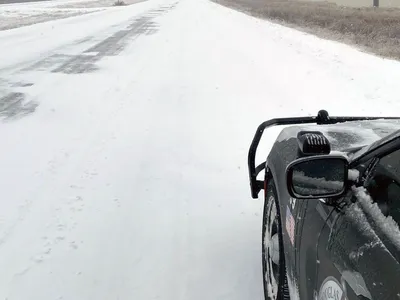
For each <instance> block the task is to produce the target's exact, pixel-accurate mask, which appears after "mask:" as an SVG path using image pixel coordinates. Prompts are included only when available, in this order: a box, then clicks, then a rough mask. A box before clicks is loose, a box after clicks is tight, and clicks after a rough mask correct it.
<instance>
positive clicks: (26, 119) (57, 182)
mask: <svg viewBox="0 0 400 300" xmlns="http://www.w3.org/2000/svg"><path fill="white" fill-rule="evenodd" d="M0 49H1V59H0V115H1V118H2V121H1V123H0V136H1V147H0V179H1V180H0V191H1V195H2V196H1V198H0V298H1V299H8V300H14V299H23V300H25V299H41V300H46V299H74V300H87V299H104V300H110V299H137V300H139V299H140V300H142V299H143V300H147V299H171V300H172V299H173V300H175V299H190V300H196V299H199V300H200V299H201V300H203V299H230V300H232V299H261V298H262V274H261V273H262V272H261V221H262V220H261V214H262V205H263V201H262V199H261V200H260V201H254V200H251V199H250V191H249V184H248V177H247V165H246V162H247V157H246V156H247V150H248V147H249V144H250V142H251V139H252V137H253V134H254V132H255V129H256V126H257V125H258V124H259V123H261V122H262V121H264V120H266V119H269V118H273V117H281V116H296V115H310V114H315V113H316V112H317V111H318V110H319V109H327V110H328V111H329V112H330V113H331V114H332V115H339V114H340V115H393V114H394V113H395V112H396V111H399V103H398V101H397V100H398V95H399V90H400V88H399V86H398V83H397V77H396V76H393V74H398V73H399V71H400V65H399V63H397V62H393V61H390V60H383V59H380V58H376V57H373V56H370V55H367V54H364V53H360V52H358V51H357V50H354V49H352V48H350V47H347V46H343V45H341V44H337V43H333V42H329V41H323V40H320V39H318V38H315V37H313V36H310V35H307V34H304V33H300V32H298V31H295V30H293V29H288V28H284V27H282V26H279V25H274V24H272V23H269V22H266V21H261V20H258V19H255V18H251V17H248V16H246V15H244V14H242V13H239V12H236V11H233V10H230V9H227V8H224V7H222V6H218V5H217V4H214V3H212V2H209V1H207V0H175V1H173V0H150V1H146V2H142V3H139V4H136V5H132V6H129V7H121V8H113V9H106V10H104V11H101V12H96V13H92V14H88V15H84V16H79V17H74V18H68V19H64V20H58V21H51V22H46V23H42V24H36V25H32V26H28V27H22V28H18V29H12V30H7V31H3V32H0ZM277 132H278V131H277V130H273V131H272V133H267V134H266V138H267V141H268V140H271V139H273V138H274V137H275V136H276V134H277ZM269 146H270V145H269V144H268V142H267V143H266V144H265V145H264V148H262V149H264V150H265V152H263V153H262V155H261V156H263V157H261V156H260V157H259V160H261V159H262V158H264V156H266V155H267V152H266V151H267V150H268V148H269ZM260 198H262V197H260Z"/></svg>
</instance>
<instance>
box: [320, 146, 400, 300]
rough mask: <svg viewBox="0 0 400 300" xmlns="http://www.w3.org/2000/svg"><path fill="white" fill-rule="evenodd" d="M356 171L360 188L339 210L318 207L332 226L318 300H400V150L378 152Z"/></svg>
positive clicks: (324, 243) (327, 230)
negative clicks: (358, 174) (358, 172)
mask: <svg viewBox="0 0 400 300" xmlns="http://www.w3.org/2000/svg"><path fill="white" fill-rule="evenodd" d="M397 144H398V143H397ZM356 168H357V169H358V171H360V172H361V173H360V177H359V178H361V179H360V181H359V187H356V186H353V187H352V188H351V189H349V191H348V193H347V194H346V196H345V197H344V198H343V199H342V200H341V201H340V202H339V204H338V207H336V208H333V207H329V206H326V205H324V204H322V203H319V204H318V206H320V207H321V208H320V209H321V211H324V212H325V214H326V222H325V226H324V227H323V229H322V231H321V235H320V238H319V240H318V253H317V257H316V261H317V265H318V267H317V270H316V276H315V277H316V281H315V289H314V294H315V296H314V299H318V300H325V299H335V300H344V299H348V300H356V299H374V300H394V299H400V283H399V278H400V277H399V276H400V264H399V261H400V260H399V257H400V231H399V227H398V224H399V223H400V149H399V146H398V145H397V146H396V145H395V146H394V147H392V148H391V149H390V148H389V149H388V148H385V150H382V151H380V150H377V151H376V156H375V157H374V158H371V159H370V160H369V161H368V162H365V163H363V164H360V165H359V166H356ZM351 172H354V171H353V170H352V171H351Z"/></svg>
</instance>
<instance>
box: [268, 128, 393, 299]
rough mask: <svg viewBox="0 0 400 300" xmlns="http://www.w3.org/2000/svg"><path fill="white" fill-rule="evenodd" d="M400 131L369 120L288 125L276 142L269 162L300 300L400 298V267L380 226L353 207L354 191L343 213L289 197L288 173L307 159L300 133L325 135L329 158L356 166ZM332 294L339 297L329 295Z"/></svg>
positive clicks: (289, 265) (345, 199)
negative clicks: (297, 162) (292, 165)
mask: <svg viewBox="0 0 400 300" xmlns="http://www.w3.org/2000/svg"><path fill="white" fill-rule="evenodd" d="M399 129H400V121H399V120H374V121H371V120H368V121H357V122H346V123H340V124H334V125H300V126H290V127H286V128H284V129H283V130H282V132H281V133H280V134H279V136H278V137H277V139H276V141H275V143H274V145H273V146H272V149H271V151H270V154H269V155H268V157H267V161H266V165H267V172H269V173H270V174H271V175H272V176H273V177H274V179H275V182H276V187H277V192H278V197H279V202H280V211H281V216H282V227H283V237H284V249H285V261H286V266H287V273H288V277H292V278H288V280H289V282H290V281H295V282H296V285H297V286H298V293H299V297H300V299H301V300H303V299H304V300H309V299H321V300H322V299H324V300H325V299H331V298H329V296H332V297H333V298H332V299H336V298H334V297H340V298H339V300H344V299H348V300H359V299H375V300H377V299H379V300H380V299H383V300H385V299H400V296H399V295H400V287H396V288H393V286H394V285H396V280H397V279H398V278H399V276H398V275H400V265H399V260H398V257H395V256H393V255H392V253H391V252H389V251H388V250H387V248H386V246H385V244H384V242H383V240H382V237H381V236H379V230H378V228H373V227H374V226H375V225H376V224H375V225H373V224H372V225H371V219H370V218H369V217H368V212H365V211H364V210H363V208H362V207H360V204H357V203H353V202H355V200H354V197H355V196H354V194H353V193H352V192H351V191H349V193H347V195H346V196H345V197H343V198H342V199H341V201H342V203H343V207H342V209H339V210H338V209H337V208H333V207H331V206H327V205H326V204H324V203H323V202H322V201H319V200H315V199H314V200H296V199H293V198H291V197H290V196H289V193H288V191H287V186H286V177H285V176H286V168H287V166H288V165H289V164H290V163H291V162H293V161H294V160H296V159H297V158H300V157H302V156H303V155H302V154H301V153H300V152H299V151H298V142H297V133H298V132H299V131H320V132H322V133H323V134H324V135H325V136H326V137H327V138H328V140H329V141H330V143H331V150H332V151H331V153H337V152H341V153H343V154H344V155H346V156H347V157H348V159H349V162H352V161H358V160H360V158H361V157H363V156H364V155H366V154H368V153H369V152H371V151H378V150H376V149H379V147H380V146H381V145H383V144H385V143H387V142H389V141H391V140H392V139H393V138H396V137H398V136H399V131H398V130H399ZM368 163H370V162H368ZM355 167H356V168H358V169H359V171H360V172H361V174H362V173H363V172H365V169H366V165H365V164H363V165H356V166H355ZM290 224H294V226H290ZM293 227H294V228H293ZM375 227H376V226H375ZM395 251H397V250H395ZM382 266H385V267H384V272H383V273H384V274H383V273H382V270H383V269H382ZM386 266H387V267H386ZM397 285H398V284H397ZM335 289H336V290H335ZM328 291H330V292H332V291H333V292H335V291H336V293H337V294H335V295H333V294H332V295H327V294H326V293H328ZM324 293H325V294H324ZM324 297H325V298H324Z"/></svg>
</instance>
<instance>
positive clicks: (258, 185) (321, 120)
mask: <svg viewBox="0 0 400 300" xmlns="http://www.w3.org/2000/svg"><path fill="white" fill-rule="evenodd" d="M377 119H399V118H398V117H330V116H329V114H328V112H327V111H326V110H320V111H319V112H318V115H317V116H316V117H295V118H278V119H271V120H268V121H265V122H263V123H261V124H260V125H259V126H258V128H257V131H256V133H255V135H254V138H253V141H252V142H251V145H250V149H249V154H248V168H249V177H250V190H251V197H252V198H253V199H257V198H258V193H259V192H260V191H261V190H262V189H264V181H263V180H257V175H258V174H259V173H260V172H261V171H262V170H264V169H265V167H266V166H265V165H266V161H264V162H263V163H261V164H260V165H258V166H257V167H256V165H255V157H256V152H257V148H258V145H259V143H260V140H261V137H262V135H263V133H264V130H265V129H266V128H269V127H272V126H276V125H295V124H313V123H314V124H318V125H327V124H336V123H343V122H351V121H367V120H377Z"/></svg>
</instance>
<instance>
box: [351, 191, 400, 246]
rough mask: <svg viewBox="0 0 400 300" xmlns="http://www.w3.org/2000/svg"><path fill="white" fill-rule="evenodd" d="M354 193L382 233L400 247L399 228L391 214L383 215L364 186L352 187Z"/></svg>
mask: <svg viewBox="0 0 400 300" xmlns="http://www.w3.org/2000/svg"><path fill="white" fill-rule="evenodd" d="M353 192H354V195H355V196H356V197H357V200H358V203H359V204H360V205H361V207H362V209H363V210H364V211H365V212H366V213H367V214H369V215H370V216H371V217H372V220H373V221H374V222H375V223H376V225H377V226H378V227H379V229H380V230H382V232H383V234H384V235H386V236H387V237H388V238H389V239H390V240H391V241H392V242H393V243H394V244H395V245H396V247H397V248H399V249H400V229H399V226H398V224H397V223H396V221H395V220H393V218H392V217H391V216H387V217H386V216H385V215H384V214H383V213H382V211H381V209H380V208H379V206H378V204H377V203H375V202H374V201H373V199H372V198H371V196H370V195H369V194H368V192H367V191H366V189H365V188H364V187H358V188H356V187H353Z"/></svg>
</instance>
